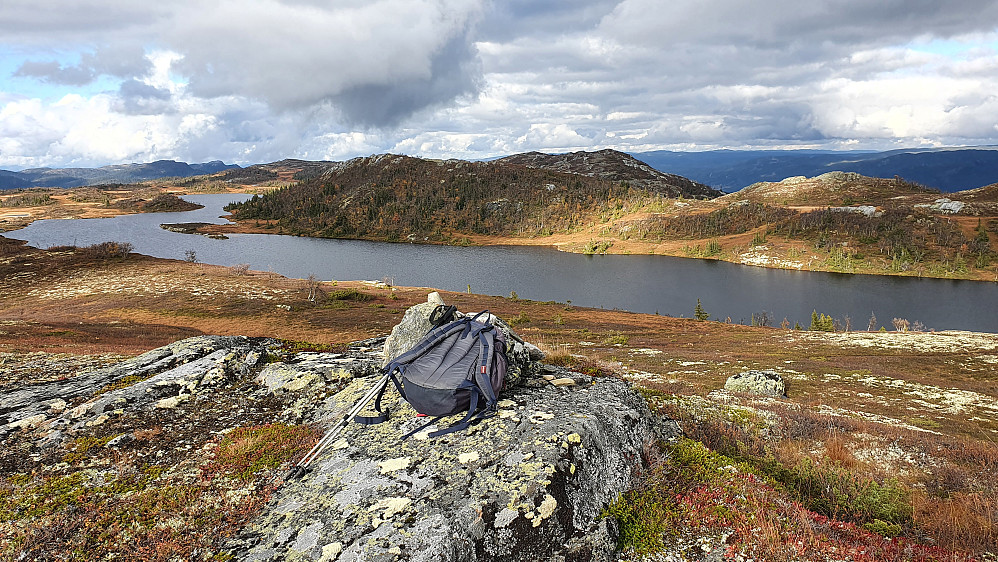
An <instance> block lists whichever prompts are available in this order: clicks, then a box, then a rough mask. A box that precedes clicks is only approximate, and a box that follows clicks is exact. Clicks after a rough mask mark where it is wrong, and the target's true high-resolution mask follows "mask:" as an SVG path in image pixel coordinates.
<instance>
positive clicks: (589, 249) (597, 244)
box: [582, 240, 613, 256]
mask: <svg viewBox="0 0 998 562" xmlns="http://www.w3.org/2000/svg"><path fill="white" fill-rule="evenodd" d="M610 246H613V242H611V241H609V240H599V241H596V240H590V241H589V242H587V243H586V245H585V246H583V247H582V253H583V254H585V255H587V256H591V255H593V254H601V255H602V254H605V253H606V251H607V250H609V249H610Z"/></svg>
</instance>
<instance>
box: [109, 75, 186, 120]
mask: <svg viewBox="0 0 998 562" xmlns="http://www.w3.org/2000/svg"><path fill="white" fill-rule="evenodd" d="M172 99H173V94H172V93H171V92H170V91H169V90H166V89H163V88H157V87H155V86H150V85H149V84H146V83H144V82H139V81H138V80H134V79H129V80H125V81H124V82H122V84H121V87H119V88H118V105H117V107H116V108H115V109H116V110H117V111H120V112H122V113H127V114H130V115H163V114H170V113H176V111H177V110H176V108H175V107H174V106H173V103H172Z"/></svg>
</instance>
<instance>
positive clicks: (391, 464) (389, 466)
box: [378, 457, 412, 474]
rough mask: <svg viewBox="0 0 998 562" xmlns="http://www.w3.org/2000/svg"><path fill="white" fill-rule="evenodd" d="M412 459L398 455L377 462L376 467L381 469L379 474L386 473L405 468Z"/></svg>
mask: <svg viewBox="0 0 998 562" xmlns="http://www.w3.org/2000/svg"><path fill="white" fill-rule="evenodd" d="M410 462H412V459H411V458H409V457H399V458H397V459H388V460H385V461H381V462H379V463H378V467H379V468H380V469H381V474H388V473H390V472H395V471H396V470H405V469H406V468H409V463H410Z"/></svg>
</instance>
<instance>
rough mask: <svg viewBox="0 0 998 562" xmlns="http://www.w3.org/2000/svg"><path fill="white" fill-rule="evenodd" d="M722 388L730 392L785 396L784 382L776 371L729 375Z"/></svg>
mask: <svg viewBox="0 0 998 562" xmlns="http://www.w3.org/2000/svg"><path fill="white" fill-rule="evenodd" d="M724 389H725V390H730V391H732V392H747V393H750V394H761V395H763V396H780V397H786V395H787V389H786V384H785V383H784V382H783V377H781V376H780V375H779V374H778V373H777V372H776V371H745V372H744V373H738V374H737V375H731V376H730V377H728V380H727V381H725V383H724Z"/></svg>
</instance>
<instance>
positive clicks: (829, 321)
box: [808, 310, 835, 332]
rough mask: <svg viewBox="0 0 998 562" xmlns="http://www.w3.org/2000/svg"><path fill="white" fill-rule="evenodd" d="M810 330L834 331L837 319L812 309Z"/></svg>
mask: <svg viewBox="0 0 998 562" xmlns="http://www.w3.org/2000/svg"><path fill="white" fill-rule="evenodd" d="M808 330H810V331H812V332H834V331H835V319H834V318H832V317H831V316H825V314H821V315H820V316H819V315H818V311H816V310H812V311H811V326H810V327H808Z"/></svg>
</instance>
